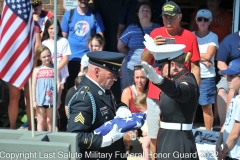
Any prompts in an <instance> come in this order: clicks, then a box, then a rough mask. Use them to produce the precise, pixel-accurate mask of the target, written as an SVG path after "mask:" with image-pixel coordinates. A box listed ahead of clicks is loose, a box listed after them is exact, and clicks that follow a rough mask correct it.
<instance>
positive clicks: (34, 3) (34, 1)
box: [31, 0, 42, 8]
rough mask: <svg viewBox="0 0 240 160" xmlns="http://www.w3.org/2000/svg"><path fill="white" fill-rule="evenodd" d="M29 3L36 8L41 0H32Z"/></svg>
mask: <svg viewBox="0 0 240 160" xmlns="http://www.w3.org/2000/svg"><path fill="white" fill-rule="evenodd" d="M31 4H32V7H33V8H36V7H38V6H40V5H41V4H42V1H41V0H32V1H31Z"/></svg>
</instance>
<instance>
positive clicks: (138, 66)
mask: <svg viewBox="0 0 240 160" xmlns="http://www.w3.org/2000/svg"><path fill="white" fill-rule="evenodd" d="M142 68H143V67H142V65H136V66H134V70H141V69H142Z"/></svg>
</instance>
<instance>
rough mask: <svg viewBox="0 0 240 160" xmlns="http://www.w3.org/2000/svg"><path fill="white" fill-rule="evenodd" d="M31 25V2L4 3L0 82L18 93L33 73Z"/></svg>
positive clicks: (32, 26) (0, 31) (17, 0)
mask: <svg viewBox="0 0 240 160" xmlns="http://www.w3.org/2000/svg"><path fill="white" fill-rule="evenodd" d="M34 43H35V33H34V22H33V18H32V8H31V3H30V0H5V1H4V5H3V11H2V17H1V27H0V78H1V79H2V80H4V81H5V82H9V83H10V84H12V85H14V86H16V87H18V88H19V89H21V88H22V87H23V86H24V85H25V83H26V82H27V80H28V79H29V77H30V76H31V73H32V68H33V58H34Z"/></svg>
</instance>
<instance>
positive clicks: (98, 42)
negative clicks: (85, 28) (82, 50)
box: [78, 33, 105, 76]
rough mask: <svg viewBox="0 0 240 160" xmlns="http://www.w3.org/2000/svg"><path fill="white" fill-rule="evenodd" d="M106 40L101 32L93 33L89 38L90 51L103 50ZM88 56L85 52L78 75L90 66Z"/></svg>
mask: <svg viewBox="0 0 240 160" xmlns="http://www.w3.org/2000/svg"><path fill="white" fill-rule="evenodd" d="M104 44H105V41H104V38H103V36H102V35H101V34H98V33H97V34H92V35H91V36H90V37H89V39H88V48H89V50H90V52H94V51H102V50H103V47H104ZM88 59H89V58H88V56H87V55H86V54H85V55H84V56H83V57H82V60H81V67H80V71H79V73H78V76H81V75H83V73H82V72H83V68H84V67H87V66H88Z"/></svg>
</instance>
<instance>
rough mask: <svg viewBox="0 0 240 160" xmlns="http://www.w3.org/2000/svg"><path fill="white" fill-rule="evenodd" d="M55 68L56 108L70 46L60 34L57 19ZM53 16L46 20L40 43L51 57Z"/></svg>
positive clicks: (58, 104)
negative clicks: (56, 70) (56, 73)
mask: <svg viewBox="0 0 240 160" xmlns="http://www.w3.org/2000/svg"><path fill="white" fill-rule="evenodd" d="M57 27H58V28H57V29H55V30H56V32H57V35H58V37H57V69H58V76H59V79H60V80H59V81H58V82H57V86H58V99H57V108H59V107H60V104H61V95H62V89H64V83H65V82H66V79H67V77H68V76H69V73H68V66H67V63H68V57H69V55H70V54H71V50H70V46H69V43H68V40H67V39H66V38H64V37H63V36H62V29H61V26H60V23H59V21H57ZM55 30H54V18H49V19H48V20H47V21H46V24H45V29H44V32H43V36H42V44H43V45H45V46H47V47H48V48H49V49H50V51H51V53H52V58H53V57H54V31H55Z"/></svg>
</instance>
